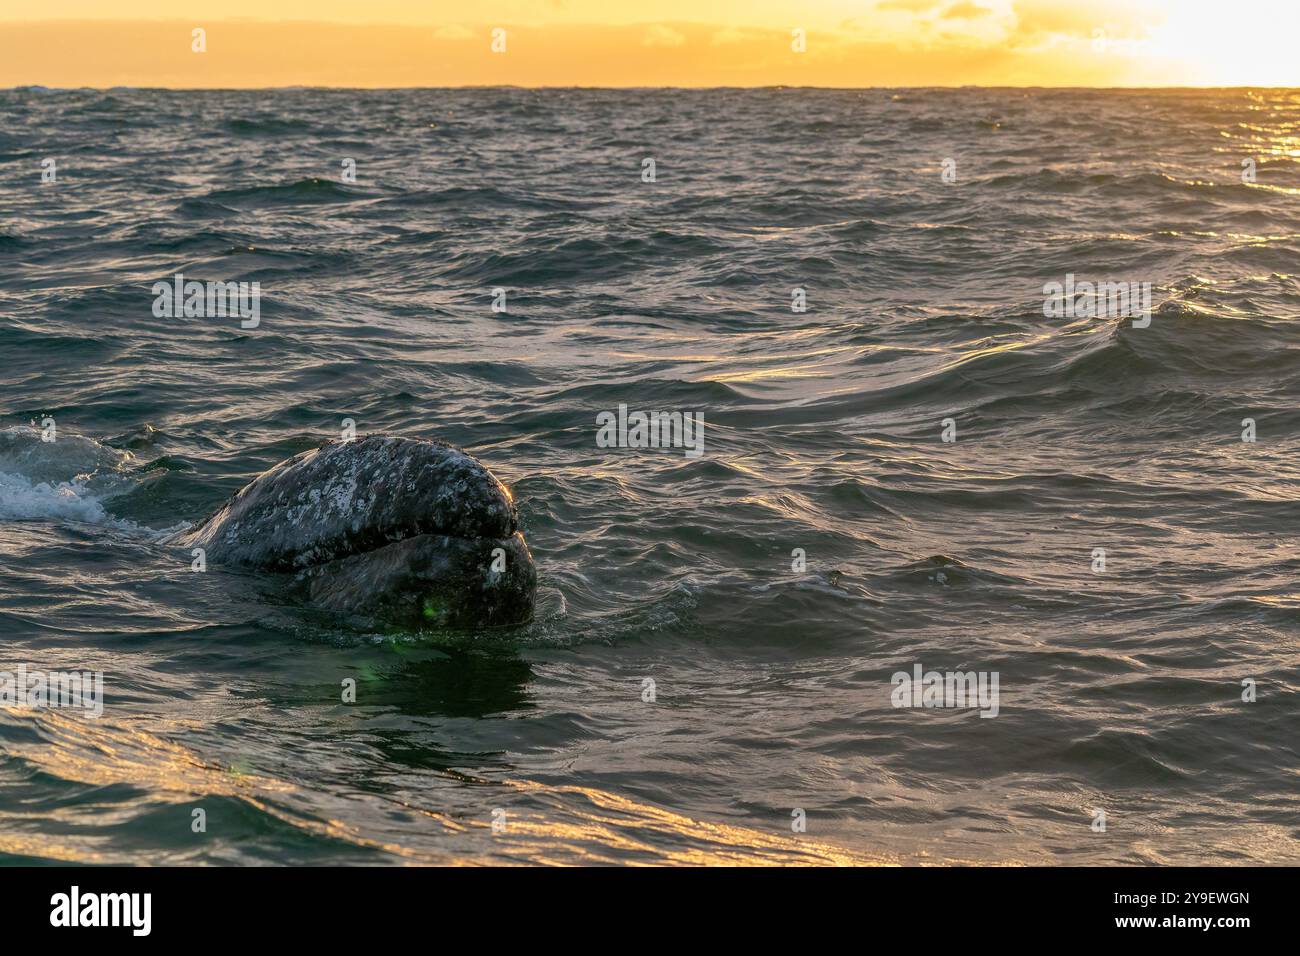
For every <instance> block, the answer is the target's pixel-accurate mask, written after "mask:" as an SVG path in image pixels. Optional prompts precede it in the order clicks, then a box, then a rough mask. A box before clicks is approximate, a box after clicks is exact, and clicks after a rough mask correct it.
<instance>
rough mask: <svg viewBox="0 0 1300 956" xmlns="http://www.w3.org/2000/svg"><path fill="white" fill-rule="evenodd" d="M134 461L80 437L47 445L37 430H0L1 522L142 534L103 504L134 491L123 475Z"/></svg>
mask: <svg viewBox="0 0 1300 956" xmlns="http://www.w3.org/2000/svg"><path fill="white" fill-rule="evenodd" d="M131 458H132V456H131V453H130V452H125V451H119V450H118V449H116V448H111V447H109V446H107V445H102V444H100V443H99V442H97V441H95V440H94V439H93V438H85V437H83V436H80V435H60V436H59V438H58V440H57V441H53V442H44V441H41V433H40V432H39V431H37V430H36V429H34V428H29V427H26V426H20V427H17V428H6V429H3V430H0V521H21V520H33V519H54V520H64V521H81V522H86V523H89V524H102V525H110V526H113V527H118V528H122V529H123V530H132V531H134V530H138V526H137V525H136V524H135V523H134V522H130V521H122V520H119V519H117V518H114V517H113V516H112V515H110V514H109V512H108V510H107V509H106V507H105V504H104V502H105V501H106V500H107V499H110V498H112V497H113V496H114V495H117V494H121V493H122V492H124V491H126V490H127V489H128V488H129V487H130V486H131V482H130V480H129V479H128V478H126V476H125V475H124V474H123V470H124V468H125V466H126V464H127V463H128V462H129V461H130V460H131Z"/></svg>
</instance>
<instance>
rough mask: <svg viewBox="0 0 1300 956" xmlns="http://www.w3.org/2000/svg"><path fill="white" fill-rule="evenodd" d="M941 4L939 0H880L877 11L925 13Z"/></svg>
mask: <svg viewBox="0 0 1300 956" xmlns="http://www.w3.org/2000/svg"><path fill="white" fill-rule="evenodd" d="M938 5H939V4H938V2H937V0H880V2H879V3H877V4H876V9H877V10H906V11H907V12H908V13H924V12H925V11H926V10H932V9H934V8H935V7H937V6H938Z"/></svg>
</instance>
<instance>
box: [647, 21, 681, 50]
mask: <svg viewBox="0 0 1300 956" xmlns="http://www.w3.org/2000/svg"><path fill="white" fill-rule="evenodd" d="M685 42H686V37H684V36H682V35H681V34H680V33H678V32H677V31H676V30H674V29H673V28H672V27H666V26H664V25H663V24H662V23H655V24H652V25H651V26H650V28H649V29H648V30H646V32H645V37H643V38H642V40H641V45H642V46H681V45H682V44H683V43H685Z"/></svg>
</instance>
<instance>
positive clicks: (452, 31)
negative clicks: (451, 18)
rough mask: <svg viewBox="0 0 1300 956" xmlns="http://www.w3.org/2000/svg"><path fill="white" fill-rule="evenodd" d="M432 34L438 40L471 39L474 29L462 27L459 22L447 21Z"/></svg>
mask: <svg viewBox="0 0 1300 956" xmlns="http://www.w3.org/2000/svg"><path fill="white" fill-rule="evenodd" d="M433 35H434V36H436V37H437V38H438V39H439V40H472V39H474V31H473V30H471V29H470V28H469V27H463V26H461V25H460V24H459V23H449V24H447V25H446V26H442V27H438V29H436V30H434V31H433Z"/></svg>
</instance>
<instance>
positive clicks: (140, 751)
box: [0, 710, 894, 866]
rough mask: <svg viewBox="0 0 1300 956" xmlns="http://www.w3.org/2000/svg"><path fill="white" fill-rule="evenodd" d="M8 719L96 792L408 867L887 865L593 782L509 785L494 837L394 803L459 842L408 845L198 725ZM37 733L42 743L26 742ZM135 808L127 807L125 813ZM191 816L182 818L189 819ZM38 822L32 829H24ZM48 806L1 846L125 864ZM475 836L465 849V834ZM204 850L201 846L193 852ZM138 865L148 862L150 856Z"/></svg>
mask: <svg viewBox="0 0 1300 956" xmlns="http://www.w3.org/2000/svg"><path fill="white" fill-rule="evenodd" d="M2 716H3V719H4V720H5V721H6V722H10V721H11V720H13V718H17V720H18V721H21V722H23V723H28V722H30V727H31V729H32V730H33V731H34V733H33V734H30V735H29V734H11V735H7V736H8V740H7V742H6V745H5V751H6V753H7V755H8V756H9V757H10V758H12V759H15V760H17V761H20V762H22V763H24V764H26V765H27V766H28V767H29V768H34V769H35V770H37V771H38V772H40V773H43V774H48V775H50V776H52V777H55V778H57V779H60V780H64V781H70V782H74V783H78V784H84V785H86V786H91V787H107V786H112V785H115V784H125V785H130V786H134V787H138V788H140V789H142V790H145V791H148V793H149V794H150V800H151V802H153V803H158V802H160V801H171V802H174V803H177V804H188V803H191V802H192V803H193V804H194V805H195V806H197V805H199V802H200V801H201V800H202V799H203V798H204V797H211V796H220V797H228V798H232V799H236V800H240V801H243V802H244V803H246V804H247V805H248V806H250V807H252V808H255V809H256V810H258V811H260V812H262V813H264V814H267V815H268V816H271V817H274V818H275V819H276V820H278V821H280V822H282V823H284V824H286V825H288V826H291V827H293V828H295V829H297V830H299V831H302V832H303V833H305V834H311V835H313V836H317V837H321V838H327V839H330V840H336V841H340V842H343V843H346V844H349V845H351V846H354V847H359V848H365V849H370V850H375V851H379V852H381V853H386V854H389V855H390V856H391V857H393V858H395V860H391V861H390V862H405V863H408V864H417V865H418V864H434V863H436V864H441V865H448V864H468V865H472V864H477V863H485V862H490V863H502V862H505V863H519V864H544V865H568V866H574V865H589V864H606V863H610V864H612V863H619V864H630V865H674V866H704V865H710V866H717V865H725V866H772V865H786V866H791V865H793V866H855V865H890V864H892V863H893V862H894V861H892V860H888V859H885V858H883V857H882V858H869V857H866V856H863V855H860V854H854V853H852V852H850V851H848V850H845V849H841V848H838V847H835V846H831V845H829V844H825V843H821V842H819V841H816V840H814V839H810V838H807V837H806V836H804V835H802V834H800V835H795V834H791V835H789V836H786V835H783V834H781V833H780V832H778V831H777V830H776V829H775V827H777V826H779V825H780V821H779V820H776V821H774V830H773V831H772V832H767V831H763V830H758V829H755V828H751V827H744V826H735V825H732V824H728V823H716V822H708V821H703V820H696V819H693V818H691V817H688V816H685V815H683V814H680V813H676V812H673V811H671V810H666V809H663V808H662V807H656V806H652V805H649V804H645V803H640V802H638V801H635V800H632V799H629V798H627V797H623V796H619V795H617V794H613V793H609V792H606V791H603V790H598V789H594V788H591V787H580V786H559V787H550V786H546V785H543V784H540V783H536V782H533V781H528V780H505V781H501V782H500V783H499V786H500V787H502V788H504V789H505V790H506V791H507V792H506V793H503V794H501V796H500V797H499V798H498V800H499V801H500V803H501V805H502V806H504V807H506V808H508V825H507V826H506V828H505V830H504V832H503V833H501V834H495V833H493V832H492V829H491V828H492V822H491V820H490V819H489V818H487V817H479V816H474V817H472V818H467V817H466V816H465V815H460V816H457V815H455V814H450V813H445V812H442V811H436V810H433V809H430V808H427V807H421V806H418V805H412V804H411V803H406V802H403V801H400V800H392V801H391V803H390V804H389V805H390V806H391V805H392V804H396V805H397V806H401V807H403V808H404V809H406V810H408V811H411V812H415V813H418V814H420V815H422V816H424V817H425V818H427V819H429V820H430V821H431V822H433V823H436V825H437V827H436V830H433V831H429V832H425V833H423V834H422V835H423V836H424V837H431V838H434V839H439V838H442V837H450V838H451V840H452V843H453V844H456V845H455V846H452V845H447V846H446V847H445V848H441V847H428V846H425V847H416V846H407V845H404V844H402V843H400V842H397V841H394V840H392V839H386V838H384V837H383V836H374V835H371V834H370V833H369V832H368V831H367V830H364V829H363V828H362V827H359V826H358V825H357V824H355V823H353V822H349V821H347V820H340V819H333V818H326V819H322V818H320V817H318V816H315V815H313V814H312V813H311V812H310V811H309V810H307V809H305V808H303V809H300V808H299V807H300V806H301V804H302V803H303V802H304V799H305V798H307V797H309V796H310V795H309V794H306V793H304V791H303V790H302V788H300V787H298V786H297V785H296V784H294V783H291V782H289V781H286V780H282V779H278V778H276V777H272V776H268V775H266V774H264V773H257V772H252V771H250V770H248V769H245V768H242V767H239V766H231V767H222V766H218V765H215V764H213V763H211V762H209V761H205V760H203V759H201V758H200V757H199V756H198V755H196V754H195V753H194V752H192V751H190V750H189V749H187V748H186V747H184V746H182V745H180V744H178V743H176V742H174V740H171V739H167V738H168V737H169V736H178V735H179V736H183V735H184V734H185V733H186V732H187V731H193V730H195V729H197V726H196V725H192V724H186V723H185V722H182V721H175V720H161V721H160V722H158V723H157V724H155V727H154V731H156V732H154V731H150V730H143V729H139V728H138V727H134V726H124V725H122V724H119V723H115V722H112V721H110V720H106V719H103V718H100V719H98V720H89V719H86V718H84V717H81V716H76V715H72V714H66V713H62V712H60V711H58V710H40V711H27V710H6V711H4V712H3V715H2ZM28 738H35V739H28ZM104 809H105V808H104V806H103V805H91V804H83V805H81V806H79V807H67V808H64V809H62V810H60V811H58V815H59V816H60V817H61V818H62V819H63V821H64V822H65V823H68V824H70V825H75V824H76V823H77V822H78V821H79V820H80V819H81V814H83V813H86V812H94V813H95V814H96V815H97V818H98V819H99V820H100V822H102V813H103V812H104ZM129 812H130V811H129V810H127V809H123V811H122V813H123V814H124V815H125V814H127V813H129ZM188 822H189V821H188V818H186V820H185V823H186V825H188ZM27 823H30V824H31V827H32V828H31V830H30V831H25V830H24V825H25V824H27ZM48 823H49V812H48V811H41V812H39V813H33V814H25V813H23V812H22V811H21V810H19V811H14V810H10V811H8V812H7V813H6V814H5V819H4V821H3V825H0V853H8V854H15V855H20V856H24V857H34V858H42V859H51V860H59V861H64V862H81V863H114V862H118V863H120V862H123V861H122V859H121V858H120V853H111V854H110V853H105V852H101V851H100V850H99V849H98V848H97V844H101V843H102V844H104V845H105V846H107V845H108V844H109V842H110V838H109V837H107V836H102V837H101V836H94V835H89V836H83V837H79V838H77V839H76V840H75V841H60V840H59V839H58V838H57V837H53V838H52V837H51V836H50V835H48V829H49V828H48ZM457 836H460V837H470V838H471V839H470V840H469V841H468V844H467V843H466V842H464V841H462V842H460V843H457V842H456V839H455V838H456V837H457ZM195 849H197V847H196V848H195ZM134 862H146V863H147V862H151V861H150V860H149V859H147V858H142V859H138V860H135V861H134Z"/></svg>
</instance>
